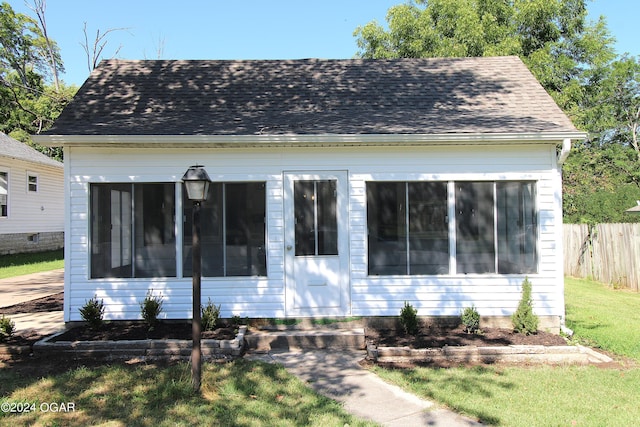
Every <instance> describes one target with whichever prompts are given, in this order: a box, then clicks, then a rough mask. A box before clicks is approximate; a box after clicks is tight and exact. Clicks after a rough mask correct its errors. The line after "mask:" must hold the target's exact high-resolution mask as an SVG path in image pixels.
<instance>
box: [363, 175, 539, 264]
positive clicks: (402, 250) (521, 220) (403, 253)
mask: <svg viewBox="0 0 640 427" xmlns="http://www.w3.org/2000/svg"><path fill="white" fill-rule="evenodd" d="M452 185H453V188H454V189H455V190H454V193H453V197H452V198H451V201H450V200H449V197H448V191H447V188H448V183H447V182H368V183H367V227H368V266H369V274H370V275H396V274H397V275H416V274H429V275H435V274H448V273H449V272H450V269H449V265H450V261H449V260H450V253H452V249H450V248H455V257H454V265H455V272H456V273H457V274H469V273H496V272H497V273H500V274H530V273H535V272H537V268H538V267H537V266H538V258H537V241H538V238H537V232H538V231H537V230H538V223H537V214H536V204H535V200H536V195H535V187H536V185H535V182H532V181H499V182H493V181H486V182H454V183H452ZM449 204H451V209H453V211H454V212H455V215H453V217H452V218H451V220H453V221H454V224H453V225H454V226H455V227H454V228H453V230H455V231H454V232H453V230H451V229H450V228H449V220H450V218H449V215H448V212H449V207H450V206H449ZM450 230H451V231H452V232H453V234H450Z"/></svg>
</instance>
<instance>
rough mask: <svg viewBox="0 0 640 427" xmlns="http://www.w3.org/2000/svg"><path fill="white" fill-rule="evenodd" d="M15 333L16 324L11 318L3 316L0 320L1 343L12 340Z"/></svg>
mask: <svg viewBox="0 0 640 427" xmlns="http://www.w3.org/2000/svg"><path fill="white" fill-rule="evenodd" d="M15 331H16V323H15V322H14V321H13V320H11V318H10V317H5V316H4V314H3V315H2V318H1V319H0V341H4V340H5V339H7V338H10V337H11V336H12V335H13V333H14V332H15Z"/></svg>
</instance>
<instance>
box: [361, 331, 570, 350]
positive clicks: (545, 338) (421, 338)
mask: <svg viewBox="0 0 640 427" xmlns="http://www.w3.org/2000/svg"><path fill="white" fill-rule="evenodd" d="M366 338H367V343H369V344H374V345H378V346H380V347H409V348H412V349H418V348H441V347H444V346H465V345H473V346H477V347H486V346H506V345H545V346H556V345H567V341H566V340H565V339H564V338H563V337H561V336H559V335H556V334H551V333H548V332H543V331H538V333H536V334H533V335H524V334H519V333H516V332H514V331H513V330H511V329H500V328H483V329H482V330H481V331H480V333H478V334H469V333H466V332H465V331H464V329H463V326H457V327H445V326H431V327H425V328H422V329H420V330H419V331H418V333H417V334H416V335H415V336H413V335H407V334H405V333H404V331H398V330H396V329H370V328H367V333H366Z"/></svg>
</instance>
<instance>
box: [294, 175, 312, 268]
mask: <svg viewBox="0 0 640 427" xmlns="http://www.w3.org/2000/svg"><path fill="white" fill-rule="evenodd" d="M315 197H316V195H315V192H314V184H313V181H295V182H294V183H293V203H294V208H293V210H294V217H295V224H296V226H295V234H296V235H295V239H296V256H304V255H315V254H316V249H315V248H316V229H315V208H314V205H315Z"/></svg>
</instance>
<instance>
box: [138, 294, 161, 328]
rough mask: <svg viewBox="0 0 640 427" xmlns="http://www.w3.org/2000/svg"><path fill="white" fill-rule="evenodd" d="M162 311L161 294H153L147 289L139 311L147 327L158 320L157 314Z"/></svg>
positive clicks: (151, 326)
mask: <svg viewBox="0 0 640 427" xmlns="http://www.w3.org/2000/svg"><path fill="white" fill-rule="evenodd" d="M161 312H162V294H159V295H154V294H153V292H152V290H148V291H147V296H146V297H145V298H144V300H143V301H142V302H141V303H140V313H141V314H142V318H143V319H144V321H145V322H146V324H147V325H148V326H149V329H153V327H154V326H155V325H156V323H157V322H158V316H160V313H161Z"/></svg>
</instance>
